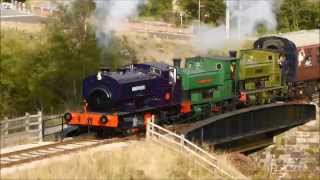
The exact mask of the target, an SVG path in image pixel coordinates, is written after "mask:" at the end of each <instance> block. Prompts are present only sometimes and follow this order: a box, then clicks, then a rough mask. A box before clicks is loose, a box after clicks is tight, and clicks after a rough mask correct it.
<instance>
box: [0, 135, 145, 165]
mask: <svg viewBox="0 0 320 180" xmlns="http://www.w3.org/2000/svg"><path fill="white" fill-rule="evenodd" d="M138 139H139V138H138V137H136V136H128V137H123V138H112V139H94V138H81V139H74V140H68V141H63V142H57V143H53V144H48V145H44V146H39V147H33V148H29V149H23V150H18V151H13V152H8V153H3V154H0V169H3V168H9V167H13V166H17V165H20V164H24V163H29V162H33V161H37V160H42V159H46V158H50V157H54V156H59V155H64V154H68V153H73V152H77V151H81V150H86V149H89V148H93V147H97V146H101V145H105V144H111V143H116V142H126V141H129V140H138Z"/></svg>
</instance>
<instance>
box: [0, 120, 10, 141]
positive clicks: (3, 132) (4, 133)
mask: <svg viewBox="0 0 320 180" xmlns="http://www.w3.org/2000/svg"><path fill="white" fill-rule="evenodd" d="M0 130H1V131H0V135H1V147H4V146H5V144H6V143H5V141H6V137H7V136H8V117H4V121H3V122H2V125H1V129H0Z"/></svg>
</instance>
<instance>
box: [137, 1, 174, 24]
mask: <svg viewBox="0 0 320 180" xmlns="http://www.w3.org/2000/svg"><path fill="white" fill-rule="evenodd" d="M139 15H140V16H144V17H154V18H158V19H162V20H169V19H170V17H171V16H172V1H171V0H148V1H146V2H145V3H144V4H142V5H141V6H140V7H139Z"/></svg>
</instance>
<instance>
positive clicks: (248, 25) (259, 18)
mask: <svg viewBox="0 0 320 180" xmlns="http://www.w3.org/2000/svg"><path fill="white" fill-rule="evenodd" d="M239 2H241V4H239ZM273 5H274V0H241V1H239V0H228V2H227V6H228V7H229V10H230V39H227V35H226V31H225V25H224V24H223V25H220V26H218V27H210V26H207V25H200V26H198V25H197V24H194V25H193V27H194V30H195V36H194V38H192V44H193V46H194V48H196V50H197V51H199V52H200V53H207V52H208V51H209V50H212V49H219V48H223V47H224V46H225V43H226V42H228V41H229V42H230V41H234V42H240V41H241V40H243V39H245V38H246V37H248V36H251V35H254V33H256V27H257V25H258V24H264V25H265V27H266V28H267V30H268V31H272V30H274V29H275V28H276V26H277V21H276V16H275V14H274V9H273V7H274V6H273ZM238 18H240V31H239V28H238V27H239V25H238V22H239V21H238Z"/></svg>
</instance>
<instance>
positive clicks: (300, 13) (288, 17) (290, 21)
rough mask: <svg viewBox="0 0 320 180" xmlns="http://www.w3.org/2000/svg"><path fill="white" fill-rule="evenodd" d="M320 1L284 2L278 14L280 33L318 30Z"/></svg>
mask: <svg viewBox="0 0 320 180" xmlns="http://www.w3.org/2000/svg"><path fill="white" fill-rule="evenodd" d="M319 3H320V1H318V0H315V1H308V0H284V1H283V3H282V4H281V8H280V11H279V12H278V14H277V19H278V24H279V25H278V29H279V30H280V31H284V32H286V31H297V30H300V29H316V28H319V25H320V4H319Z"/></svg>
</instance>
